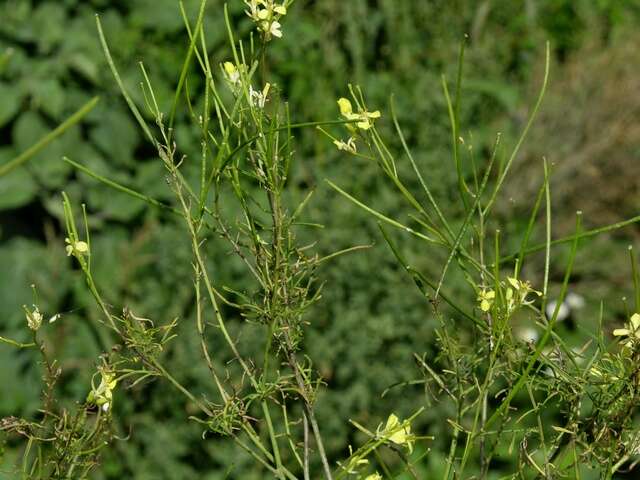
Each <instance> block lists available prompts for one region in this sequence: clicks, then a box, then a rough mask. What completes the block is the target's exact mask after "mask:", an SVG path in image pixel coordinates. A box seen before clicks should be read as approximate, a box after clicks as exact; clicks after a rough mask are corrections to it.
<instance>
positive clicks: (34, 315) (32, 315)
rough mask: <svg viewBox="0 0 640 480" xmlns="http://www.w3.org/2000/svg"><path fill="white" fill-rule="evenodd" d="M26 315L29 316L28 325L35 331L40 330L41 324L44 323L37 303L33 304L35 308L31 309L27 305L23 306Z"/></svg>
mask: <svg viewBox="0 0 640 480" xmlns="http://www.w3.org/2000/svg"><path fill="white" fill-rule="evenodd" d="M22 308H24V311H25V315H26V317H27V326H28V327H29V328H30V329H31V330H33V331H34V332H36V331H38V329H39V328H40V325H42V313H40V309H38V307H37V306H36V305H33V310H29V309H28V308H27V307H26V306H23V307H22Z"/></svg>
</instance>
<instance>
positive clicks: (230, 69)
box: [223, 62, 240, 85]
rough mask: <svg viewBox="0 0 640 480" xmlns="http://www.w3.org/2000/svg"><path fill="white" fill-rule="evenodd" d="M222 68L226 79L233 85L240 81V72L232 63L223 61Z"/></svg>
mask: <svg viewBox="0 0 640 480" xmlns="http://www.w3.org/2000/svg"><path fill="white" fill-rule="evenodd" d="M223 68H224V73H225V75H226V77H227V80H229V82H230V83H231V84H232V85H235V84H237V83H238V82H239V81H240V72H239V71H238V69H237V68H236V66H235V65H234V64H233V63H231V62H224V64H223Z"/></svg>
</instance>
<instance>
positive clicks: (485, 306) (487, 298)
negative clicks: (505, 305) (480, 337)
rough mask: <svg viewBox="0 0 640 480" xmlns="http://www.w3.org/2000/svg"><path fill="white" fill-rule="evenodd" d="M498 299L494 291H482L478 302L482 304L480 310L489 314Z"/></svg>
mask: <svg viewBox="0 0 640 480" xmlns="http://www.w3.org/2000/svg"><path fill="white" fill-rule="evenodd" d="M495 298H496V292H495V291H494V290H484V289H483V290H480V293H479V294H478V302H480V310H482V311H483V312H488V311H489V310H491V305H493V301H494V300H495Z"/></svg>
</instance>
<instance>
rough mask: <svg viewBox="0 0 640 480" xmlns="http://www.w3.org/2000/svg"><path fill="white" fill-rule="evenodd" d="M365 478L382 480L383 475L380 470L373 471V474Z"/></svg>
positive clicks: (367, 479)
mask: <svg viewBox="0 0 640 480" xmlns="http://www.w3.org/2000/svg"><path fill="white" fill-rule="evenodd" d="M364 480H382V475H380V474H379V473H378V472H376V473H372V474H371V475H367V477H366V478H365V479H364Z"/></svg>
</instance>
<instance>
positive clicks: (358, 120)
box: [325, 97, 381, 154]
mask: <svg viewBox="0 0 640 480" xmlns="http://www.w3.org/2000/svg"><path fill="white" fill-rule="evenodd" d="M338 108H339V109H340V114H341V115H342V117H343V118H344V119H346V120H349V122H352V123H347V124H346V127H347V130H349V133H350V134H351V135H350V137H349V138H348V139H347V141H344V140H340V139H337V138H333V137H331V138H332V139H333V144H334V145H335V146H336V147H338V150H342V151H344V152H348V153H352V154H356V153H357V152H358V149H357V147H356V135H357V133H358V130H362V131H367V130H369V129H370V128H371V127H373V121H374V120H375V119H377V118H380V116H381V115H380V111H379V110H376V111H374V112H368V111H366V110H359V111H358V112H354V111H353V106H352V105H351V102H350V101H349V100H348V99H346V98H344V97H343V98H340V99H338ZM325 133H326V132H325ZM327 135H328V134H327ZM329 136H330V135H329Z"/></svg>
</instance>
